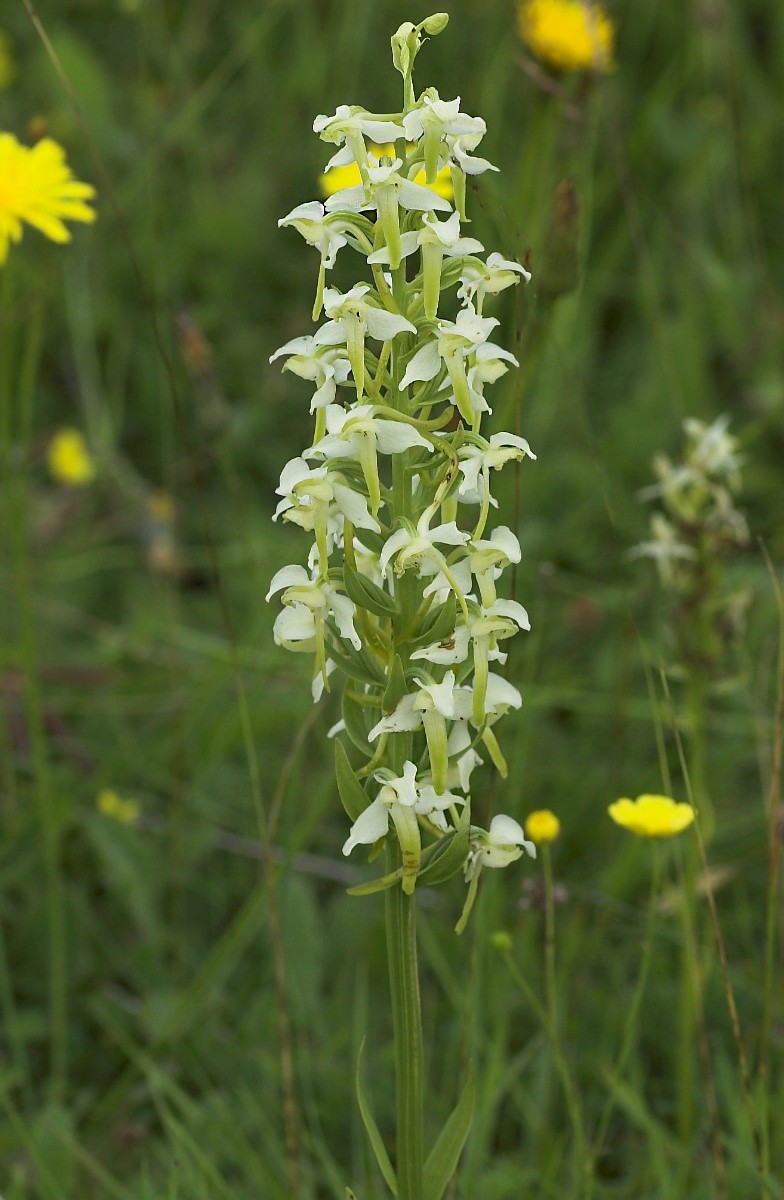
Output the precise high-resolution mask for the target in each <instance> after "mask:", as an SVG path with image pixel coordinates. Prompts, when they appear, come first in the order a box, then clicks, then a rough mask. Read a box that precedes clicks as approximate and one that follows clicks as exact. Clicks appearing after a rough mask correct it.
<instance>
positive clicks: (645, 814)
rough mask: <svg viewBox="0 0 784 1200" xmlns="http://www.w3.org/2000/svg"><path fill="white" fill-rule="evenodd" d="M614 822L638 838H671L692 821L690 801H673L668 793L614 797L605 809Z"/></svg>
mask: <svg viewBox="0 0 784 1200" xmlns="http://www.w3.org/2000/svg"><path fill="white" fill-rule="evenodd" d="M607 811H608V813H609V814H610V816H611V817H612V819H613V821H615V823H616V825H622V826H623V828H624V829H628V830H629V831H630V832H631V833H636V834H638V835H639V836H640V837H673V836H674V835H675V834H676V833H681V832H682V830H684V829H687V828H688V827H689V825H691V823H692V821H693V820H694V809H693V808H692V806H691V805H690V804H676V803H675V801H674V800H671V799H670V797H669V796H638V797H637V799H636V800H616V801H615V804H611V805H610V807H609V808H608V809H607Z"/></svg>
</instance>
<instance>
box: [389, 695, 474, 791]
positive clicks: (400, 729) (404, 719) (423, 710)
mask: <svg viewBox="0 0 784 1200" xmlns="http://www.w3.org/2000/svg"><path fill="white" fill-rule="evenodd" d="M416 684H417V687H418V689H419V690H418V691H417V692H416V693H413V692H408V693H407V694H406V695H405V696H403V698H402V699H401V700H400V702H399V703H398V705H397V706H396V708H395V709H394V710H393V711H392V712H391V713H389V714H387V716H384V717H382V718H381V720H380V721H378V722H377V723H376V724H375V725H374V726H373V728H372V729H371V730H370V732H369V733H368V741H369V742H373V741H375V739H376V738H377V737H380V736H381V734H382V733H387V734H389V733H404V732H411V731H413V730H415V729H421V728H424V730H425V737H426V739H427V749H428V754H429V756H430V770H431V772H432V776H433V787H434V788H435V790H436V792H437V793H438V794H439V795H440V794H441V793H442V792H444V791H445V790H446V776H447V766H448V758H449V755H448V752H447V728H446V722H447V721H448V720H449V721H451V720H453V719H455V717H457V716H465V715H467V713H466V711H465V709H466V703H467V700H468V695H467V689H465V688H458V689H456V687H455V674H454V671H447V673H446V675H445V676H444V678H443V679H442V680H441V682H440V683H432V682H431V683H428V682H426V681H425V680H421V679H417V680H416ZM456 706H457V707H456Z"/></svg>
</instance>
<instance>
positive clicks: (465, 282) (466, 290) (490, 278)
mask: <svg viewBox="0 0 784 1200" xmlns="http://www.w3.org/2000/svg"><path fill="white" fill-rule="evenodd" d="M521 278H522V279H524V280H525V281H526V283H530V280H531V272H530V271H526V269H525V267H522V266H520V263H517V262H514V261H513V260H512V259H510V258H503V257H502V256H501V255H500V254H488V256H487V261H486V262H482V260H481V259H479V258H470V259H469V260H468V261H467V262H466V263H465V264H464V266H463V270H462V271H461V273H460V287H459V289H458V292H457V294H458V296H459V297H460V299H461V300H465V301H466V303H473V304H475V305H476V311H477V312H478V313H481V311H482V305H483V303H484V299H485V296H486V295H488V293H489V294H491V295H496V294H497V293H498V292H502V291H503V290H504V288H508V287H512V285H513V284H515V283H519V282H520V280H521Z"/></svg>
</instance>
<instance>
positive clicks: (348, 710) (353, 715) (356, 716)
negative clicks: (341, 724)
mask: <svg viewBox="0 0 784 1200" xmlns="http://www.w3.org/2000/svg"><path fill="white" fill-rule="evenodd" d="M365 714H366V710H365V709H364V708H363V707H362V705H361V704H357V702H356V700H353V699H352V698H351V696H350V695H349V694H348V691H345V692H344V693H343V720H344V721H345V723H346V733H347V734H348V736H349V739H350V740H351V741H352V742H353V744H354V745H355V746H356V748H357V750H361V752H362V753H363V754H364V755H365V758H372V757H373V751H372V749H371V747H370V743H369V742H368V740H367V721H366V719H365Z"/></svg>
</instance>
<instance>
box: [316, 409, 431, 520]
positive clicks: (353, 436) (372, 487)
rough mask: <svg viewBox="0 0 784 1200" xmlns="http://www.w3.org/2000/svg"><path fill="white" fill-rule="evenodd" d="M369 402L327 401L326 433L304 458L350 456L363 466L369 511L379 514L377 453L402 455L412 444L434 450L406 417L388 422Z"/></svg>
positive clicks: (379, 494) (411, 447) (379, 490)
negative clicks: (346, 404) (352, 404)
mask: <svg viewBox="0 0 784 1200" xmlns="http://www.w3.org/2000/svg"><path fill="white" fill-rule="evenodd" d="M375 413H376V409H375V408H374V406H373V405H372V404H358V405H356V406H355V407H354V408H348V409H347V408H341V406H340V405H339V404H330V405H329V407H328V408H327V410H326V418H327V432H326V436H325V437H323V438H322V439H321V441H320V442H318V443H317V444H316V445H315V446H313V448H312V449H311V450H307V451H306V452H305V456H306V457H307V458H353V459H356V460H357V462H359V464H360V466H361V467H362V473H363V474H364V476H365V482H366V484H367V488H368V495H369V497H370V511H371V512H372V513H373V515H374V516H376V515H377V514H378V510H379V507H380V505H381V485H380V482H379V477H378V454H379V452H380V453H381V454H402V453H403V452H404V451H406V450H411V449H413V448H414V447H415V446H421V447H423V448H424V449H425V450H433V443H432V442H431V441H430V440H429V439H428V438H426V437H423V436H422V434H421V433H419V431H418V430H417V429H415V427H414V426H413V425H411V424H409V422H408V421H406V420H400V421H390V420H387V419H385V418H384V417H377V416H376V415H375Z"/></svg>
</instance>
